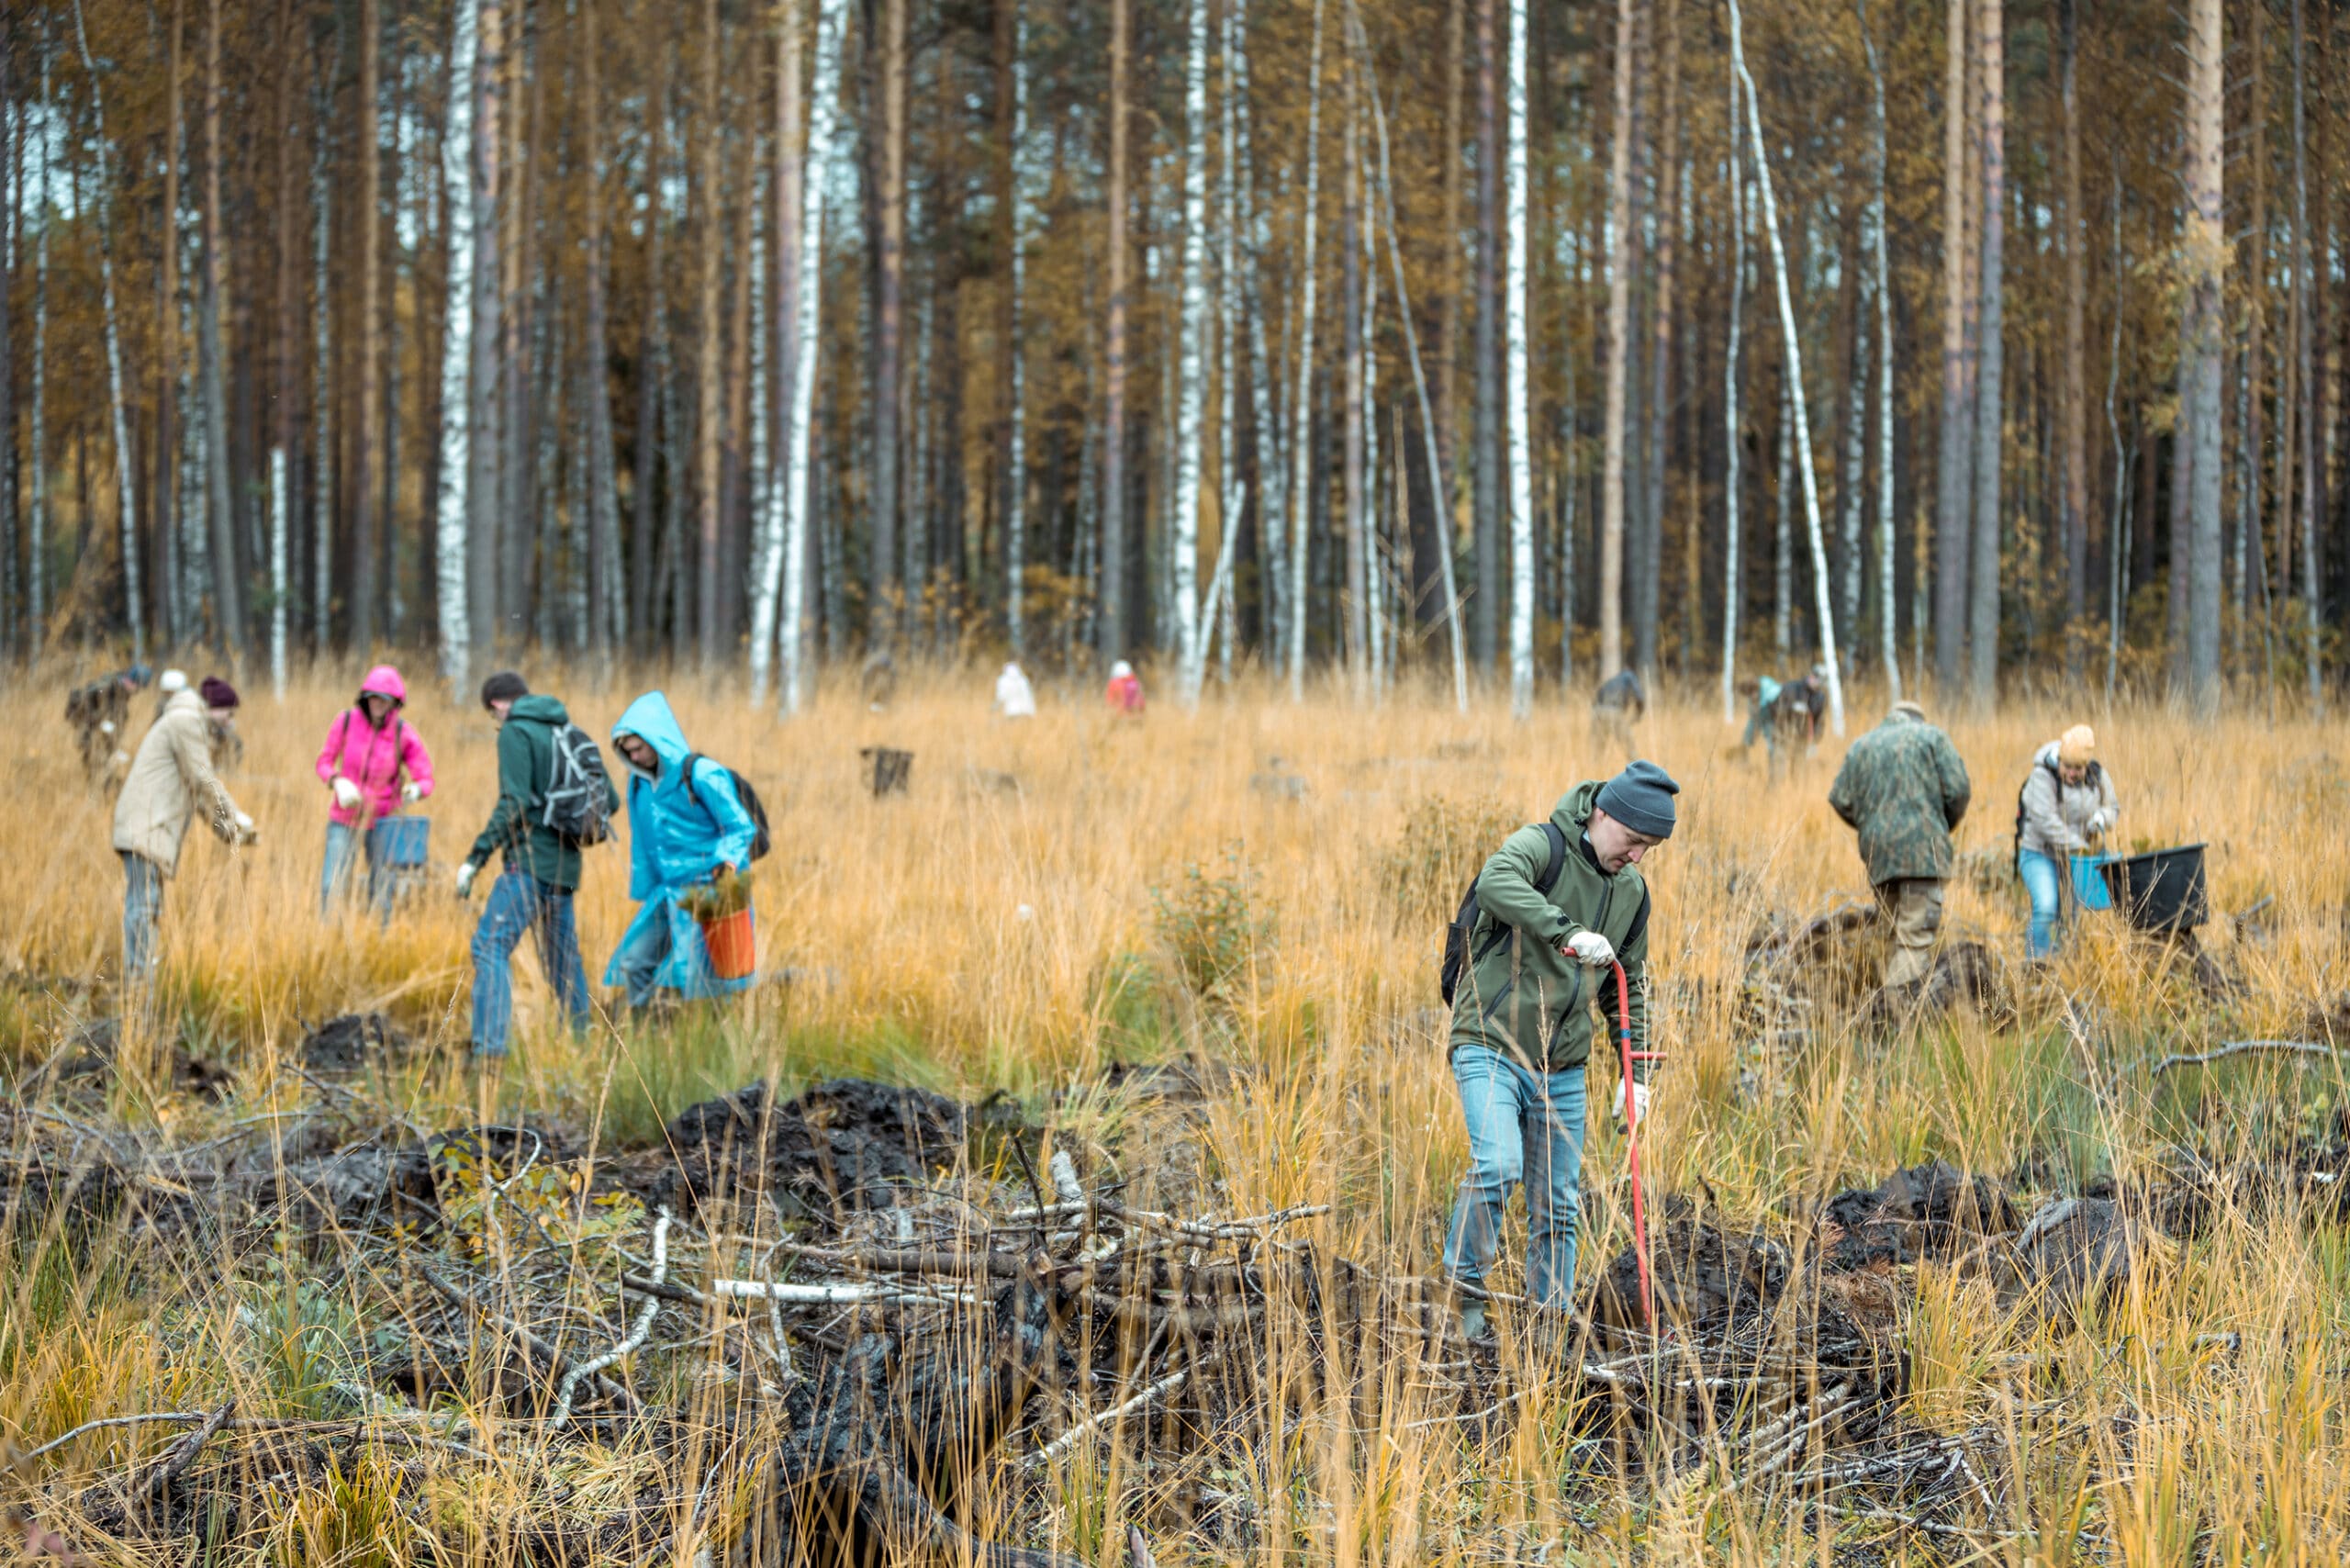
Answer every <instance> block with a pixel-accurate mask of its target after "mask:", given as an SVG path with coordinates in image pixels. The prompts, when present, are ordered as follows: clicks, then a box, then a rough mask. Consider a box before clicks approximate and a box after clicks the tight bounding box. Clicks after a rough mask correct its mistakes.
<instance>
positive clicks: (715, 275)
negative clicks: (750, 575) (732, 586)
mask: <svg viewBox="0 0 2350 1568" xmlns="http://www.w3.org/2000/svg"><path fill="white" fill-rule="evenodd" d="M695 96H696V98H698V99H699V109H700V115H699V133H698V140H697V144H696V146H695V149H694V194H693V199H694V205H695V207H696V209H697V210H696V213H695V224H694V227H695V238H694V252H695V257H696V260H697V262H698V263H699V282H698V284H697V285H696V287H695V291H694V326H695V337H696V340H697V341H696V343H695V347H694V391H695V395H696V397H695V404H696V406H695V410H694V502H695V521H696V522H697V524H698V525H699V526H698V527H697V528H696V530H695V533H696V538H697V541H698V543H697V547H696V552H695V563H694V564H695V566H696V567H697V571H696V573H695V578H694V581H695V589H696V591H695V594H694V623H695V627H696V629H697V630H698V631H699V633H700V638H699V655H700V659H701V667H702V668H703V670H704V671H705V672H707V671H711V670H714V669H715V668H717V666H718V660H719V646H718V640H719V633H720V625H719V614H718V581H719V575H720V568H721V566H722V561H723V556H722V552H721V551H720V549H719V537H718V534H719V529H718V511H719V507H720V506H721V504H722V495H723V492H722V488H721V486H720V479H719V463H718V445H719V437H720V435H721V433H722V431H723V430H724V424H723V422H722V420H721V418H720V414H719V395H720V393H721V391H722V389H723V388H724V386H725V384H726V373H725V369H724V366H723V364H722V362H721V360H720V347H719V344H720V330H719V309H720V305H719V297H718V295H719V279H720V272H721V269H720V261H721V252H722V248H723V245H724V240H723V238H722V231H721V225H720V222H719V214H720V209H721V208H722V207H723V205H724V193H723V192H722V190H721V188H720V185H719V178H718V142H719V139H720V137H721V136H722V135H723V134H724V132H723V127H722V123H721V119H720V107H719V104H720V100H719V96H718V0H705V4H704V5H703V6H702V26H701V69H700V78H699V83H698V84H697V86H696V91H695Z"/></svg>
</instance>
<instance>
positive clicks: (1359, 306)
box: [1338, 68, 1370, 700]
mask: <svg viewBox="0 0 2350 1568" xmlns="http://www.w3.org/2000/svg"><path fill="white" fill-rule="evenodd" d="M1361 76H1362V73H1361V71H1360V68H1358V69H1355V70H1350V71H1348V73H1347V79H1346V81H1347V153H1346V158H1345V160H1344V162H1345V164H1346V179H1345V181H1344V183H1343V184H1342V185H1341V186H1340V191H1341V196H1340V198H1339V205H1338V235H1339V241H1338V293H1339V306H1338V323H1339V349H1338V359H1339V364H1340V370H1339V385H1340V387H1341V388H1342V398H1341V405H1340V406H1341V409H1342V410H1343V412H1342V415H1341V425H1342V432H1343V433H1342V440H1341V451H1342V452H1343V454H1344V456H1343V457H1342V459H1341V463H1340V467H1341V475H1340V477H1341V481H1342V483H1343V485H1344V488H1345V495H1346V509H1347V510H1346V524H1345V527H1346V549H1347V604H1346V630H1347V648H1346V654H1347V673H1348V676H1349V677H1350V678H1351V679H1352V681H1353V683H1354V689H1355V696H1356V698H1357V700H1360V699H1361V698H1362V697H1364V696H1365V695H1367V694H1368V691H1369V678H1370V669H1369V666H1368V662H1367V654H1368V649H1367V646H1366V644H1367V640H1368V636H1369V627H1368V625H1367V623H1366V622H1365V617H1364V612H1365V610H1366V608H1367V606H1366V603H1365V595H1366V594H1367V592H1368V589H1369V581H1368V564H1367V561H1366V550H1365V546H1364V543H1363V528H1364V524H1363V511H1364V495H1365V490H1364V485H1365V482H1364V476H1363V463H1364V452H1363V435H1364V431H1363V348H1364V345H1363V330H1364V326H1363V316H1364V309H1363V281H1362V244H1363V238H1362V135H1361V124H1360V114H1361V111H1360V107H1359V105H1358V98H1359V95H1360V87H1359V84H1360V80H1361Z"/></svg>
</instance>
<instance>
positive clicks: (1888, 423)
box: [1861, 0, 1901, 702]
mask: <svg viewBox="0 0 2350 1568" xmlns="http://www.w3.org/2000/svg"><path fill="white" fill-rule="evenodd" d="M1868 20H1869V18H1868V10H1867V6H1866V0H1863V4H1862V10H1861V45H1862V47H1863V49H1864V50H1867V52H1868V61H1869V90H1870V92H1869V131H1870V138H1871V140H1872V142H1873V146H1872V147H1871V150H1870V151H1871V153H1872V157H1871V160H1870V162H1871V168H1870V171H1869V172H1870V175H1871V181H1872V188H1871V190H1870V193H1869V239H1870V252H1871V260H1873V261H1874V263H1876V265H1875V274H1876V278H1875V286H1876V359H1877V384H1876V563H1877V644H1878V656H1879V657H1880V658H1882V659H1883V660H1884V662H1885V678H1886V683H1887V684H1888V685H1889V686H1890V687H1891V688H1892V691H1893V700H1894V701H1896V702H1898V701H1900V700H1901V638H1900V629H1899V627H1898V626H1897V624H1896V622H1895V618H1894V608H1895V603H1896V598H1897V596H1896V594H1895V592H1894V582H1893V267H1892V263H1891V262H1890V261H1889V260H1888V259H1887V258H1886V235H1885V228H1886V206H1885V180H1886V146H1885V71H1884V68H1883V67H1882V66H1881V65H1880V64H1879V63H1878V62H1877V58H1876V40H1875V39H1873V38H1871V37H1870V36H1869V29H1868Z"/></svg>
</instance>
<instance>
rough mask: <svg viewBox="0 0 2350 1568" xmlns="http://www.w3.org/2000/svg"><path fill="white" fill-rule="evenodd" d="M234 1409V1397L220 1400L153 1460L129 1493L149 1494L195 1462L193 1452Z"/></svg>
mask: <svg viewBox="0 0 2350 1568" xmlns="http://www.w3.org/2000/svg"><path fill="white" fill-rule="evenodd" d="M236 1410H237V1402H236V1401H235V1400H234V1399H224V1400H222V1401H221V1402H220V1403H219V1405H218V1406H217V1407H215V1408H214V1410H213V1412H212V1413H211V1414H210V1415H208V1416H207V1417H205V1418H204V1422H203V1425H201V1426H199V1427H197V1428H196V1430H195V1431H193V1432H190V1433H189V1434H188V1435H187V1436H186V1437H184V1438H182V1439H180V1440H179V1441H178V1442H175V1443H173V1445H172V1446H171V1449H170V1450H169V1451H167V1452H166V1453H165V1454H164V1455H163V1457H162V1459H160V1460H157V1461H156V1462H155V1463H154V1464H153V1465H152V1466H151V1468H150V1469H149V1470H148V1472H147V1473H146V1474H145V1475H144V1476H142V1477H141V1478H140V1480H139V1482H138V1484H135V1485H134V1486H132V1488H131V1490H130V1495H132V1496H134V1497H151V1496H153V1495H155V1494H156V1493H158V1492H161V1491H162V1490H163V1488H165V1487H166V1486H169V1485H170V1484H172V1483H173V1482H174V1481H176V1480H178V1479H179V1477H180V1476H181V1475H182V1474H183V1473H185V1471H186V1469H187V1467H188V1466H189V1465H191V1464H194V1463H195V1462H196V1455H197V1454H199V1453H201V1452H203V1451H204V1445H205V1444H207V1443H208V1442H210V1441H211V1440H212V1439H214V1438H215V1437H216V1436H218V1434H219V1431H220V1428H223V1427H225V1426H227V1425H228V1424H229V1417H230V1416H232V1415H234V1414H236Z"/></svg>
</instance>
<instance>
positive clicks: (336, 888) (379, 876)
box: [319, 819, 392, 924]
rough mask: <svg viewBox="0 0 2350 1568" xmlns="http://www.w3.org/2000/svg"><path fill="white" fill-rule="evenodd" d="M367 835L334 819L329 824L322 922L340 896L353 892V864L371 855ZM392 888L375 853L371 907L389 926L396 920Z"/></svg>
mask: <svg viewBox="0 0 2350 1568" xmlns="http://www.w3.org/2000/svg"><path fill="white" fill-rule="evenodd" d="M367 850H368V845H367V835H366V834H364V833H362V832H360V831H359V830H358V829H357V828H355V827H347V826H345V825H344V824H343V823H339V822H335V821H333V820H331V819H330V820H329V821H328V823H327V856H326V862H325V864H324V865H322V866H321V867H320V868H319V917H320V918H321V919H323V918H325V916H326V915H327V914H328V913H330V911H331V910H332V909H333V907H334V901H335V898H336V896H337V895H339V894H341V893H344V892H346V891H348V890H349V889H350V887H351V874H352V868H353V864H354V863H355V862H356V861H357V860H358V858H359V857H360V856H361V855H362V854H363V853H367ZM390 892H391V889H390V885H389V883H388V881H387V880H386V878H385V876H384V873H383V871H382V869H381V868H378V867H377V866H376V864H375V856H374V855H373V854H372V853H368V854H367V907H369V908H370V909H373V910H375V911H376V912H377V913H379V914H380V915H381V916H382V917H383V920H384V922H385V924H390V922H391V918H392V901H391V897H390Z"/></svg>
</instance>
